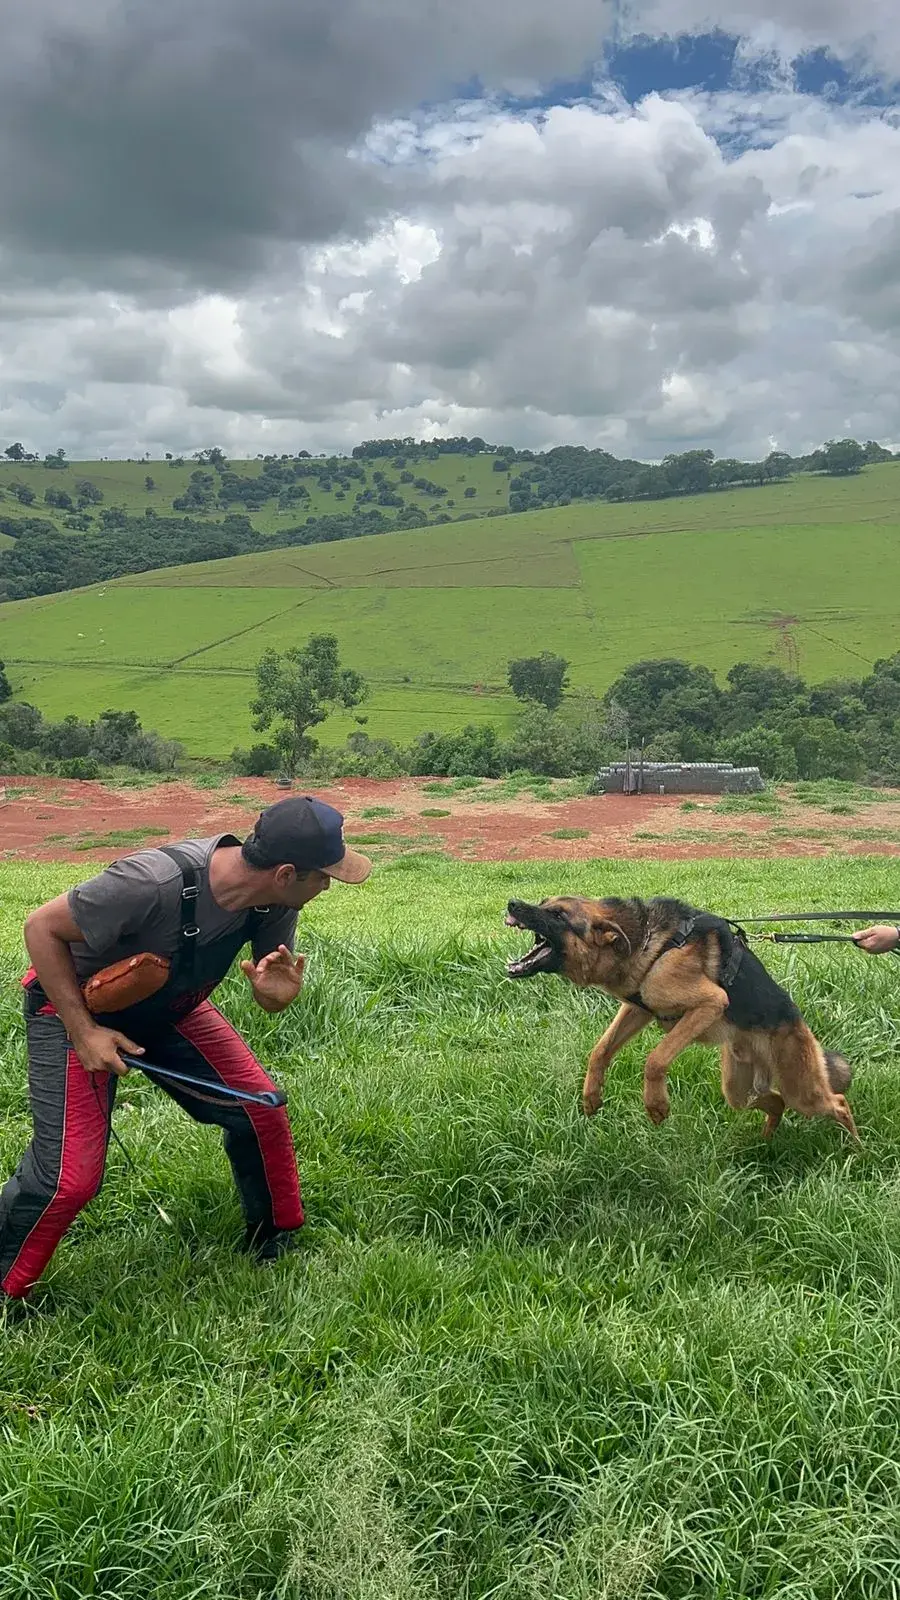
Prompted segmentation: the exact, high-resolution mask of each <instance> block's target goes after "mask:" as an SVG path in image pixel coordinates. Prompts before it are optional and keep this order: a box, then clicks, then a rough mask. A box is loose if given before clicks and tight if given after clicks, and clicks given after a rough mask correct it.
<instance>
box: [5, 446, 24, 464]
mask: <svg viewBox="0 0 900 1600" xmlns="http://www.w3.org/2000/svg"><path fill="white" fill-rule="evenodd" d="M3 454H4V455H5V456H7V457H8V458H9V460H10V461H24V460H25V455H26V451H25V446H24V445H23V444H8V445H7V446H6V449H5V450H4V452H3Z"/></svg>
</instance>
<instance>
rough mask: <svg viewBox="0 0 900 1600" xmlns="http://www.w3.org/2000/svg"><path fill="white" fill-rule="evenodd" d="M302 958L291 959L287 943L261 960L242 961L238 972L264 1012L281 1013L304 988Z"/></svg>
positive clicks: (304, 959) (304, 958) (294, 957)
mask: <svg viewBox="0 0 900 1600" xmlns="http://www.w3.org/2000/svg"><path fill="white" fill-rule="evenodd" d="M305 965H306V957H305V956H292V955H291V952H290V950H289V949H288V947H287V945H286V944H280V945H279V946H278V949H277V950H271V951H270V952H269V954H268V955H267V956H263V958H262V960H261V961H242V962H241V971H242V973H243V974H244V977H245V978H246V979H247V981H248V983H249V984H250V987H251V989H252V990H253V998H254V1000H255V1001H256V1003H257V1005H259V1006H262V1009H263V1011H283V1010H284V1009H285V1007H286V1006H289V1005H290V1003H291V1001H292V1000H296V998H297V996H298V994H299V993H300V990H301V989H302V987H303V968H304V966H305Z"/></svg>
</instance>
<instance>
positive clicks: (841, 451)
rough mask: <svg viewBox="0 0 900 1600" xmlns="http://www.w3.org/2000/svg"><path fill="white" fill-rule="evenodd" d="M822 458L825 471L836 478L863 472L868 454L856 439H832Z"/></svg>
mask: <svg viewBox="0 0 900 1600" xmlns="http://www.w3.org/2000/svg"><path fill="white" fill-rule="evenodd" d="M822 456H823V462H822V464H823V467H824V469H825V471H826V472H828V473H830V474H831V476H832V477H835V478H844V477H847V476H849V474H850V473H852V472H861V471H862V469H863V467H864V466H865V464H866V452H865V450H864V449H863V447H862V445H861V444H857V442H856V440H855V439H830V440H829V442H828V443H827V444H826V446H825V448H824V450H823V451H822Z"/></svg>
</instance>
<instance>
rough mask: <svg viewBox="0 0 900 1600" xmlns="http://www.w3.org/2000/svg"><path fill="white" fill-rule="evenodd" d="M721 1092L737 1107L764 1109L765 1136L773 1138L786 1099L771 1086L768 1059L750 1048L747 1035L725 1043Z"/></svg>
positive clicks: (738, 1108)
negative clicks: (742, 1046) (741, 1038)
mask: <svg viewBox="0 0 900 1600" xmlns="http://www.w3.org/2000/svg"><path fill="white" fill-rule="evenodd" d="M741 1043H743V1044H744V1048H743V1049H742V1048H741ZM722 1093H723V1095H724V1096H725V1099H726V1100H727V1102H728V1104H729V1105H730V1106H733V1107H734V1108H735V1110H736V1111H764V1112H765V1114H766V1120H765V1124H764V1126H763V1138H764V1139H771V1137H772V1135H773V1133H774V1132H775V1130H776V1128H777V1127H778V1124H779V1122H780V1121H781V1119H782V1117H783V1116H784V1101H783V1100H782V1098H781V1095H780V1094H777V1093H776V1092H775V1090H774V1089H772V1087H771V1084H770V1081H769V1067H768V1064H767V1062H766V1061H765V1060H764V1059H760V1055H759V1051H758V1050H754V1049H753V1048H752V1047H751V1048H749V1049H748V1048H747V1036H746V1035H744V1038H743V1040H742V1041H740V1042H739V1041H738V1040H735V1041H734V1042H733V1043H730V1044H724V1045H723V1046H722Z"/></svg>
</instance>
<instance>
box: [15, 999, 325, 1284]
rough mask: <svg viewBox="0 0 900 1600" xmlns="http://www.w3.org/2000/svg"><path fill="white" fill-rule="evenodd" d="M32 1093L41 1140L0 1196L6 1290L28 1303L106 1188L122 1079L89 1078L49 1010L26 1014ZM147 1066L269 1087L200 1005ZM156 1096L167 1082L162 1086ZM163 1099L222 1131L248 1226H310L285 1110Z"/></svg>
mask: <svg viewBox="0 0 900 1600" xmlns="http://www.w3.org/2000/svg"><path fill="white" fill-rule="evenodd" d="M27 1010H28V1008H27V1006H26V1027H27V1031H28V1085H29V1093H30V1099H31V1112H32V1118H33V1121H34V1137H33V1139H32V1141H31V1144H30V1145H29V1146H28V1149H27V1150H26V1152H25V1155H24V1156H23V1158H22V1161H21V1162H20V1164H19V1167H18V1169H17V1171H16V1172H15V1173H14V1174H13V1176H12V1177H11V1178H10V1179H9V1182H8V1183H7V1184H6V1186H5V1187H4V1189H3V1190H2V1192H0V1290H2V1291H3V1293H5V1294H7V1295H9V1296H10V1297H12V1298H14V1299H21V1298H23V1297H24V1296H25V1295H27V1294H28V1292H29V1290H30V1289H31V1288H32V1287H33V1285H34V1284H35V1283H36V1282H37V1280H38V1278H39V1277H40V1275H41V1273H42V1272H43V1271H44V1268H45V1267H46V1266H47V1263H48V1262H49V1260H50V1257H51V1256H52V1254H53V1252H54V1250H55V1249H56V1246H57V1245H58V1244H59V1241H60V1239H61V1238H62V1236H63V1234H64V1233H65V1232H66V1229H67V1228H68V1227H69V1226H70V1224H71V1223H72V1222H73V1221H74V1219H75V1217H76V1216H77V1215H78V1212H79V1211H80V1210H81V1209H82V1207H83V1206H86V1205H87V1203H88V1201H89V1200H92V1199H93V1198H94V1196H95V1195H96V1194H97V1192H98V1190H99V1188H100V1184H101V1182H102V1180H103V1169H104V1166H105V1164H106V1151H107V1146H108V1144H109V1129H110V1120H111V1117H112V1110H113V1103H114V1101H115V1094H116V1084H117V1082H118V1079H117V1078H116V1076H115V1074H114V1073H90V1072H87V1071H86V1070H85V1068H84V1067H83V1066H82V1064H81V1062H80V1061H79V1059H78V1057H77V1055H76V1054H75V1051H74V1050H73V1049H72V1048H71V1046H70V1045H69V1041H68V1039H67V1036H66V1030H65V1028H64V1027H63V1024H62V1022H61V1021H60V1019H59V1017H58V1016H57V1015H56V1012H55V1011H54V1010H53V1007H52V1006H49V1005H47V1006H44V1007H43V1008H42V1009H41V1010H40V1011H39V1012H38V1014H37V1015H35V1016H29V1015H27ZM143 1042H144V1043H146V1045H147V1058H148V1060H152V1061H153V1062H154V1063H155V1064H156V1065H158V1066H161V1067H169V1068H171V1069H172V1071H174V1072H185V1073H189V1074H190V1075H191V1076H192V1077H195V1078H202V1079H203V1080H205V1082H207V1083H208V1084H209V1085H210V1092H211V1093H212V1094H214V1093H215V1086H216V1084H219V1083H225V1084H228V1085H230V1087H232V1088H235V1089H249V1090H251V1091H253V1092H261V1091H263V1090H265V1089H271V1088H273V1087H274V1085H273V1084H272V1081H271V1079H270V1078H269V1076H268V1075H267V1073H266V1071H265V1069H264V1068H263V1067H262V1065H261V1064H260V1062H259V1061H257V1059H256V1057H255V1056H254V1055H253V1053H252V1052H251V1051H250V1049H249V1048H248V1047H247V1045H246V1044H245V1043H244V1041H243V1039H242V1038H241V1036H240V1034H239V1033H237V1032H236V1031H235V1029H234V1028H233V1027H232V1026H231V1024H230V1023H229V1022H227V1021H226V1019H225V1018H224V1017H223V1016H222V1014H221V1012H220V1011H217V1010H216V1008H215V1006H213V1005H210V1003H209V1001H208V1000H204V1001H203V1002H202V1003H201V1004H200V1005H198V1006H197V1007H196V1009H195V1010H193V1011H191V1012H189V1013H188V1015H187V1016H185V1017H182V1018H180V1019H179V1020H178V1021H177V1022H175V1021H173V1022H171V1023H169V1024H168V1025H165V1026H162V1027H155V1028H154V1030H153V1038H152V1052H151V1049H150V1040H149V1039H148V1040H146V1041H143ZM160 1087H162V1085H161V1084H160ZM166 1093H167V1094H168V1095H170V1096H171V1098H172V1099H173V1100H176V1101H177V1102H178V1104H179V1105H180V1106H181V1107H182V1108H183V1110H185V1111H187V1112H188V1114H189V1115H190V1116H191V1117H193V1118H194V1120H195V1121H196V1122H205V1123H213V1124H215V1125H217V1126H219V1127H220V1128H222V1129H223V1132H224V1142H225V1152H226V1155H227V1156H228V1160H229V1161H230V1163H231V1170H232V1172H233V1174H234V1181H235V1183H236V1185H237V1189H238V1194H239V1196H240V1200H241V1206H242V1208H243V1212H244V1217H245V1219H246V1222H247V1224H248V1226H251V1227H253V1228H254V1229H256V1228H259V1230H260V1231H261V1232H262V1233H265V1232H268V1231H271V1230H276V1229H278V1230H280V1229H284V1230H290V1229H294V1228H299V1227H301V1226H302V1224H303V1205H302V1202H301V1199H300V1183H299V1178H298V1175H297V1162H296V1158H295V1155H294V1146H293V1141H292V1139H291V1130H290V1125H289V1123H288V1118H287V1112H286V1111H285V1110H284V1108H283V1107H279V1108H274V1107H272V1108H269V1107H266V1106H247V1105H242V1104H241V1103H240V1102H237V1101H231V1102H228V1101H217V1102H216V1103H215V1104H210V1103H209V1102H208V1101H206V1100H198V1099H197V1097H196V1095H193V1094H191V1093H189V1092H188V1091H186V1090H184V1089H181V1088H180V1087H178V1086H177V1085H174V1084H173V1085H172V1087H171V1088H167V1089H166Z"/></svg>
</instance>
